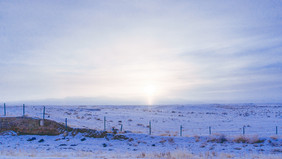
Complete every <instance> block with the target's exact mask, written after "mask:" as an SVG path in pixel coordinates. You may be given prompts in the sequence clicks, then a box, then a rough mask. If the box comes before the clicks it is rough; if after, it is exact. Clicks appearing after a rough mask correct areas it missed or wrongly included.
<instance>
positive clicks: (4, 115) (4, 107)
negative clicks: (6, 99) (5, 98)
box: [4, 103, 6, 116]
mask: <svg viewBox="0 0 282 159" xmlns="http://www.w3.org/2000/svg"><path fill="white" fill-rule="evenodd" d="M4 116H6V103H4Z"/></svg>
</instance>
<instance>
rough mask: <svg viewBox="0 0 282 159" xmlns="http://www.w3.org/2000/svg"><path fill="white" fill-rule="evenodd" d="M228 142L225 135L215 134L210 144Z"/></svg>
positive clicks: (210, 138) (209, 140)
mask: <svg viewBox="0 0 282 159" xmlns="http://www.w3.org/2000/svg"><path fill="white" fill-rule="evenodd" d="M226 141H227V138H226V136H225V135H223V134H213V135H212V136H210V137H209V139H208V142H216V143H224V142H226Z"/></svg>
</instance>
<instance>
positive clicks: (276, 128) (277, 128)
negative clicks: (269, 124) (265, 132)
mask: <svg viewBox="0 0 282 159" xmlns="http://www.w3.org/2000/svg"><path fill="white" fill-rule="evenodd" d="M276 135H278V126H276Z"/></svg>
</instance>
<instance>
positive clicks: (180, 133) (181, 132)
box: [180, 125, 182, 136]
mask: <svg viewBox="0 0 282 159" xmlns="http://www.w3.org/2000/svg"><path fill="white" fill-rule="evenodd" d="M180 136H182V125H180Z"/></svg>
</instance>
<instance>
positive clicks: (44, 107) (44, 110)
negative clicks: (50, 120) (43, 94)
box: [43, 106, 45, 120]
mask: <svg viewBox="0 0 282 159" xmlns="http://www.w3.org/2000/svg"><path fill="white" fill-rule="evenodd" d="M44 119H45V106H44V107H43V120H44Z"/></svg>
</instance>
